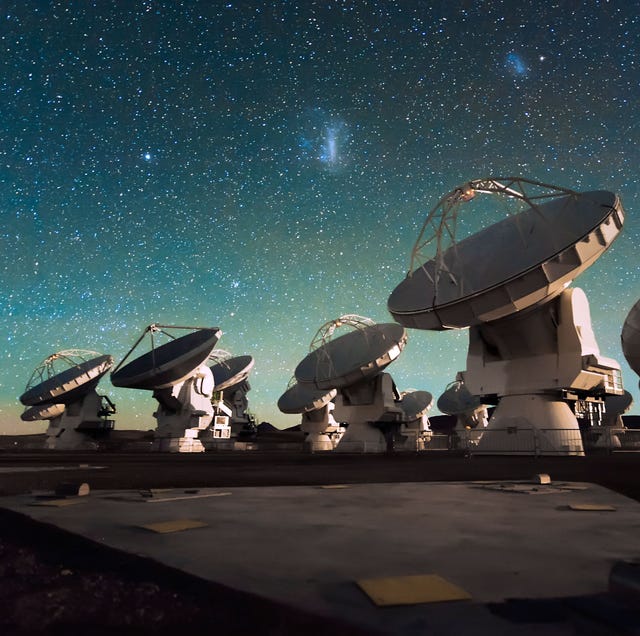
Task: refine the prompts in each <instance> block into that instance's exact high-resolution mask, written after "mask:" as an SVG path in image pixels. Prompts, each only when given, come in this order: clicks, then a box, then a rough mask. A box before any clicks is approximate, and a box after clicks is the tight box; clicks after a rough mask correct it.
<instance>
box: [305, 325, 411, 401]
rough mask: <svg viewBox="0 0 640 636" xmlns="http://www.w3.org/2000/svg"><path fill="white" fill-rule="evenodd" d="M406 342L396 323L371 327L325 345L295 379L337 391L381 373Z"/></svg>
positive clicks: (308, 361)
mask: <svg viewBox="0 0 640 636" xmlns="http://www.w3.org/2000/svg"><path fill="white" fill-rule="evenodd" d="M406 342H407V334H406V331H405V330H404V328H403V327H402V326H401V325H398V324H396V323H381V324H372V325H368V326H366V327H363V328H361V329H356V330H354V331H350V332H348V333H346V334H344V335H342V336H339V337H338V338H335V339H334V340H330V341H328V342H325V343H324V344H323V345H321V346H319V347H318V348H317V349H315V350H314V351H311V352H310V353H309V354H307V356H306V357H305V358H304V359H303V360H302V362H300V364H298V366H297V367H296V370H295V373H294V375H295V377H296V380H297V381H298V382H300V383H301V384H309V385H312V386H314V387H315V388H317V389H321V390H327V389H340V388H343V387H347V386H350V385H352V384H355V383H356V382H359V381H362V380H364V379H366V378H370V377H373V376H375V375H377V374H378V373H380V372H381V371H382V370H383V369H384V368H385V367H386V366H388V365H389V364H390V363H391V362H393V361H394V360H395V359H396V358H397V357H398V356H399V355H400V352H401V351H402V349H404V346H405V344H406Z"/></svg>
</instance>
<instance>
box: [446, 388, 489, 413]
mask: <svg viewBox="0 0 640 636" xmlns="http://www.w3.org/2000/svg"><path fill="white" fill-rule="evenodd" d="M480 406H482V402H481V401H480V398H478V397H477V396H475V395H471V393H470V392H469V389H467V387H466V386H465V385H464V384H463V383H462V382H453V383H452V384H450V385H449V386H448V387H447V388H446V389H445V392H444V393H443V394H442V395H441V396H440V397H439V398H438V402H437V407H438V410H440V411H441V412H442V413H445V414H446V415H459V414H460V413H465V412H468V411H475V409H477V408H478V407H480Z"/></svg>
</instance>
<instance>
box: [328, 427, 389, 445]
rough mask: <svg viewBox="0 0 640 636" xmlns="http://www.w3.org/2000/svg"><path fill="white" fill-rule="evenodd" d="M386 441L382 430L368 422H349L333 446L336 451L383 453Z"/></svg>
mask: <svg viewBox="0 0 640 636" xmlns="http://www.w3.org/2000/svg"><path fill="white" fill-rule="evenodd" d="M386 450H387V441H386V439H385V437H384V435H383V434H382V432H381V431H380V430H379V429H377V428H375V427H374V426H373V425H371V424H369V423H368V422H353V421H352V422H349V426H348V428H347V430H346V431H345V434H344V435H343V436H342V439H341V440H340V441H339V442H338V445H337V446H336V448H335V452H336V453H384V452H386Z"/></svg>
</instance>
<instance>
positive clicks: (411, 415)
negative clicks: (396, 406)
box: [400, 391, 433, 421]
mask: <svg viewBox="0 0 640 636" xmlns="http://www.w3.org/2000/svg"><path fill="white" fill-rule="evenodd" d="M432 406H433V395H431V393H429V391H411V392H410V393H405V394H404V395H403V396H402V400H401V402H400V408H401V409H402V410H403V411H404V414H405V415H406V417H407V420H409V421H413V420H417V419H419V418H421V417H422V416H423V415H426V414H427V413H428V412H429V411H430V410H431V407H432Z"/></svg>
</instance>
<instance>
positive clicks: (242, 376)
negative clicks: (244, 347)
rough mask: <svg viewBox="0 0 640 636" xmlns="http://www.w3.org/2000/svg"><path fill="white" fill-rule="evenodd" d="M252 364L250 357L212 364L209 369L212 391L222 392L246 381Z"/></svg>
mask: <svg viewBox="0 0 640 636" xmlns="http://www.w3.org/2000/svg"><path fill="white" fill-rule="evenodd" d="M254 363H255V361H254V359H253V358H252V357H251V356H236V357H234V358H228V359H226V360H223V361H221V362H218V363H217V364H214V365H213V366H212V367H211V373H213V380H214V382H215V385H214V390H215V391H223V390H224V389H228V388H229V387H232V386H234V385H236V384H240V382H243V381H244V380H246V379H247V378H248V377H249V373H251V369H253V365H254Z"/></svg>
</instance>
